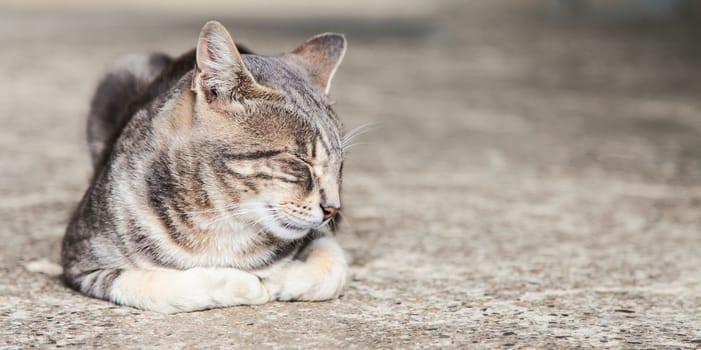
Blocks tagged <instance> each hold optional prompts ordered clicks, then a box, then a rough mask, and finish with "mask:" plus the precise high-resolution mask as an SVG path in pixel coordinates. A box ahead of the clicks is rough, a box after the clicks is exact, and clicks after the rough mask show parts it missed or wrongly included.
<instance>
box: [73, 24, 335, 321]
mask: <svg viewBox="0 0 701 350" xmlns="http://www.w3.org/2000/svg"><path fill="white" fill-rule="evenodd" d="M345 45H346V43H345V39H344V38H343V37H342V36H340V35H337V34H322V35H319V36H316V37H314V38H311V39H310V40H308V41H307V42H305V43H304V44H303V45H301V46H300V47H298V48H297V49H296V50H294V51H292V52H291V53H287V54H283V55H280V56H276V57H264V56H258V55H254V54H252V53H250V52H249V51H248V50H245V49H242V48H240V47H239V48H237V47H236V46H235V44H234V43H233V41H232V40H231V38H230V37H229V35H228V32H226V30H225V29H224V27H223V26H221V24H219V23H217V22H209V23H207V25H205V27H204V28H203V30H202V33H201V34H200V39H199V41H198V45H197V48H196V49H195V50H193V51H191V52H188V53H186V54H184V55H183V56H181V57H179V58H176V59H173V58H170V57H168V56H166V55H163V54H153V55H131V56H127V57H126V58H124V59H122V60H120V61H119V62H118V63H117V64H115V66H114V67H113V68H112V70H111V71H110V72H109V73H108V74H107V76H106V77H105V78H104V79H103V80H102V82H101V83H100V85H99V87H98V89H97V92H96V94H95V97H94V98H93V100H92V104H91V112H90V115H89V120H88V141H89V144H90V150H91V157H92V161H93V166H94V176H93V180H92V183H91V184H90V187H89V188H88V190H87V192H86V193H85V195H84V196H83V199H82V200H81V202H80V204H79V206H78V208H77V209H76V211H75V213H74V214H73V216H72V219H71V220H70V223H69V225H68V228H67V230H66V235H65V237H64V240H63V246H62V264H63V268H64V276H65V280H66V282H67V284H68V285H69V286H71V287H72V288H74V289H76V290H78V291H80V292H82V293H84V294H86V295H89V296H92V297H95V298H100V299H106V300H110V301H113V302H116V303H119V304H125V305H129V306H134V307H139V308H143V309H151V310H156V311H161V312H177V311H192V310H199V309H206V308H211V307H221V306H228V305H235V304H255V303H261V302H265V301H269V300H275V299H278V300H292V299H304V300H320V299H328V298H331V297H334V296H336V295H338V293H339V292H340V288H342V286H343V283H344V281H345V260H344V258H343V254H342V252H341V250H340V248H339V247H337V245H336V243H335V241H334V240H333V236H332V235H330V231H329V229H328V226H327V224H328V223H329V222H330V221H332V220H331V219H329V217H328V216H329V215H327V214H335V211H336V210H337V209H338V208H340V205H341V203H340V195H339V193H340V185H341V171H342V170H341V168H342V164H343V147H342V145H343V142H342V126H341V122H340V121H339V119H338V118H337V116H336V114H335V113H334V111H333V109H332V108H331V104H330V101H329V99H328V90H329V83H330V80H331V78H332V76H333V73H334V72H335V70H336V68H337V66H338V64H339V63H340V61H341V59H342V57H343V54H344V52H345ZM314 261H317V263H313V262H314ZM312 275H313V276H312ZM331 275H333V276H331ZM290 276H296V277H294V278H292V279H291V277H290ZM332 280H333V281H332ZM305 286H306V287H305ZM320 291H325V292H320Z"/></svg>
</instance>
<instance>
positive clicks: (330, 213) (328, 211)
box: [321, 206, 340, 220]
mask: <svg viewBox="0 0 701 350" xmlns="http://www.w3.org/2000/svg"><path fill="white" fill-rule="evenodd" d="M339 209H340V208H336V207H324V206H322V207H321V210H323V211H324V220H328V219H330V218H332V217H334V216H336V213H338V210H339Z"/></svg>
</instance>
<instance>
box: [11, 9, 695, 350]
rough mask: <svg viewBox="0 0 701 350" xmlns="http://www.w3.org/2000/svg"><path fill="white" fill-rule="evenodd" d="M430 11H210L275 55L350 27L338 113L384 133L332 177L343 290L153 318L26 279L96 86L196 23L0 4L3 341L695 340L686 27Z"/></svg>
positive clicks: (82, 164) (242, 344)
mask: <svg viewBox="0 0 701 350" xmlns="http://www.w3.org/2000/svg"><path fill="white" fill-rule="evenodd" d="M435 16H436V17H435V18H428V19H426V21H425V22H421V23H406V22H387V23H385V22H367V23H365V22H358V21H350V20H349V21H347V22H343V21H338V22H334V21H326V22H318V23H317V22H309V23H307V22H304V23H302V22H290V23H273V22H255V21H239V20H236V19H230V20H227V19H226V18H223V19H222V20H223V22H224V23H225V24H226V25H227V26H228V27H229V29H230V30H231V32H232V33H233V35H234V37H235V38H236V39H237V40H239V41H242V42H245V43H247V44H248V45H249V46H251V47H252V48H254V49H256V50H258V51H260V52H262V53H267V54H274V53H277V52H280V51H283V50H287V49H291V48H293V47H294V46H295V45H296V44H297V43H299V42H301V41H302V40H303V39H305V38H306V37H307V36H310V35H312V34H314V33H315V32H317V31H319V32H320V31H332V30H334V31H340V30H343V31H346V32H347V33H348V37H349V41H350V49H349V52H348V55H347V57H346V61H345V62H344V64H343V66H342V68H341V69H340V71H339V73H338V75H337V76H336V78H335V81H334V83H335V86H334V89H333V96H334V98H335V99H336V100H337V107H336V108H337V111H338V113H339V114H340V115H341V117H342V118H343V119H344V120H345V121H346V124H347V126H348V127H354V126H358V125H362V124H364V123H376V127H375V129H374V131H373V132H370V133H368V134H366V135H365V136H364V137H363V139H362V140H361V144H359V145H357V146H356V147H354V148H353V149H352V153H351V154H350V156H349V159H348V162H347V164H346V168H345V169H347V171H346V177H345V182H344V186H345V188H344V191H345V192H344V206H345V208H346V209H345V213H346V216H347V220H346V221H345V223H344V226H343V230H342V231H341V232H340V233H339V235H338V237H339V239H340V241H341V242H342V245H343V246H344V247H345V248H346V250H347V253H348V256H349V259H350V260H351V275H352V277H351V280H350V283H349V286H348V288H347V290H346V291H345V294H344V295H343V297H342V298H341V299H339V300H335V301H331V302H320V303H302V302H298V303H271V304H267V305H261V306H256V307H232V308H225V309H216V310H209V311H205V312H195V313H186V314H178V315H161V314H157V313H152V312H143V311H139V310H136V309H131V308H126V307H118V306H115V305H112V304H110V303H107V302H103V301H98V300H93V299H88V298H85V297H83V296H81V295H78V294H77V293H75V292H73V291H71V290H69V289H67V288H66V287H64V286H63V285H62V283H61V281H60V279H59V278H57V277H51V276H48V275H44V274H40V273H35V272H28V271H27V270H26V268H25V266H26V264H28V263H30V262H33V261H36V260H40V259H48V260H49V261H54V262H57V261H58V259H59V249H60V248H59V247H60V240H61V236H62V234H63V230H64V226H65V225H66V221H67V217H68V215H69V213H70V212H71V209H72V208H73V207H74V206H75V205H76V203H77V202H78V200H79V198H80V196H81V195H82V193H83V191H84V190H85V188H86V186H87V181H88V178H89V176H90V173H89V160H88V156H87V150H86V146H85V143H84V135H83V131H84V117H85V114H86V111H87V104H88V99H89V97H90V94H91V92H92V89H93V88H94V86H95V84H96V81H97V79H98V77H99V75H100V73H101V71H102V70H103V69H104V67H105V66H106V65H107V64H108V63H109V62H110V61H111V60H113V59H114V58H115V57H117V56H119V55H121V54H123V53H127V52H133V51H155V50H161V51H166V52H169V53H171V54H177V53H178V52H180V51H184V50H185V49H187V48H189V47H190V46H192V45H193V44H194V40H196V37H197V33H198V31H199V27H200V26H201V24H202V23H203V22H204V20H205V19H204V18H202V19H192V18H164V17H157V16H156V17H148V16H123V17H120V16H118V15H114V16H110V15H104V14H102V15H90V16H88V15H85V14H83V15H79V14H66V13H64V14H60V15H56V14H49V13H34V12H32V13H13V12H1V11H0V47H2V53H0V77H2V78H1V79H0V222H2V223H3V225H1V226H0V242H2V243H0V348H9V349H15V348H27V347H40V348H54V347H55V348H58V347H67V348H87V347H96V348H119V349H130V348H134V349H135V348H163V349H193V348H203V349H210V348H232V347H236V348H321V349H326V348H341V349H349V348H350V349H352V348H357V349H364V348H443V347H452V348H655V349H658V348H683V349H693V348H699V347H701V95H700V92H701V46H699V44H698V37H699V34H700V33H701V30H700V28H699V26H698V25H690V24H683V23H682V24H680V23H675V22H653V23H648V22H642V23H639V22H626V23H623V24H612V23H608V22H604V23H590V22H587V21H583V20H582V21H575V22H572V23H569V22H567V21H564V20H561V19H554V18H552V17H549V16H547V15H546V14H543V13H525V12H521V13H518V14H515V13H513V12H510V11H493V9H491V10H490V8H489V7H488V6H487V7H486V8H481V7H479V6H478V7H477V8H475V7H471V6H463V7H460V6H457V7H455V8H449V10H447V11H442V12H441V11H439V13H437V14H436V15H435ZM220 19H221V18H220ZM314 23H317V24H314Z"/></svg>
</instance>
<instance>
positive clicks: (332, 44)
mask: <svg viewBox="0 0 701 350" xmlns="http://www.w3.org/2000/svg"><path fill="white" fill-rule="evenodd" d="M346 46H347V43H346V37H345V36H343V34H336V33H324V34H319V35H316V36H313V37H311V38H309V39H308V40H307V41H305V42H304V44H302V45H300V46H299V47H297V48H296V49H295V50H294V51H292V55H293V56H295V57H297V58H299V61H301V62H302V63H303V65H304V67H305V68H306V69H307V72H309V76H310V77H311V79H312V83H313V84H315V85H317V86H318V87H319V88H321V90H322V91H323V92H324V93H325V94H328V93H329V90H330V88H331V79H332V78H333V75H334V73H336V70H337V69H338V66H339V65H341V61H342V60H343V56H344V55H345V54H346Z"/></svg>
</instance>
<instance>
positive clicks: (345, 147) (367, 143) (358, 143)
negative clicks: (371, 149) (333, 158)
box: [343, 142, 374, 152]
mask: <svg viewBox="0 0 701 350" xmlns="http://www.w3.org/2000/svg"><path fill="white" fill-rule="evenodd" d="M372 144H374V142H355V143H351V144H349V145H346V146H343V151H344V152H345V151H348V150H349V149H351V148H352V147H355V146H360V145H372Z"/></svg>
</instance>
